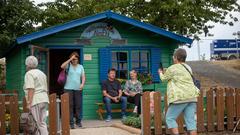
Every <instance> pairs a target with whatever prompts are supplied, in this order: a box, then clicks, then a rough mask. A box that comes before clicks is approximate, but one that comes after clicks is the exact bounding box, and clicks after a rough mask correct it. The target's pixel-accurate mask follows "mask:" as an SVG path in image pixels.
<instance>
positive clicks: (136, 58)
mask: <svg viewBox="0 0 240 135" xmlns="http://www.w3.org/2000/svg"><path fill="white" fill-rule="evenodd" d="M131 57H132V61H139V52H138V51H132V54H131Z"/></svg>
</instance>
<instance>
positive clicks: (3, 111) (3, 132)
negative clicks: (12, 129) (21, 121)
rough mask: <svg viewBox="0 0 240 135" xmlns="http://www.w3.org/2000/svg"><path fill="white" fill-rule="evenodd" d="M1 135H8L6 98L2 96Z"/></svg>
mask: <svg viewBox="0 0 240 135" xmlns="http://www.w3.org/2000/svg"><path fill="white" fill-rule="evenodd" d="M0 108H1V109H0V135H5V134H6V126H5V97H4V96H0Z"/></svg>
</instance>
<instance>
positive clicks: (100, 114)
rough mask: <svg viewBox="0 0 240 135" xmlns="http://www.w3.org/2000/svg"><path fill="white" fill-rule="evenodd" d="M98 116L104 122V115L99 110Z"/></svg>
mask: <svg viewBox="0 0 240 135" xmlns="http://www.w3.org/2000/svg"><path fill="white" fill-rule="evenodd" d="M98 116H99V118H100V120H103V113H102V110H101V109H99V110H98Z"/></svg>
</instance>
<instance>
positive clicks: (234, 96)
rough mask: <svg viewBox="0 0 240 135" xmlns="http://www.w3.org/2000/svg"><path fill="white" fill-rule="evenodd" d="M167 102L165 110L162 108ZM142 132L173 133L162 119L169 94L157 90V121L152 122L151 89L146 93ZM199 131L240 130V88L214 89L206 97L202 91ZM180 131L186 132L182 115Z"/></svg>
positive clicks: (155, 113) (146, 134)
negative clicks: (162, 94)
mask: <svg viewBox="0 0 240 135" xmlns="http://www.w3.org/2000/svg"><path fill="white" fill-rule="evenodd" d="M161 99H163V101H164V106H165V107H164V112H165V113H163V110H161V106H162V101H161ZM142 107H143V108H142V110H143V114H142V115H143V119H142V131H143V135H151V132H152V131H153V132H154V134H155V135H160V134H170V131H169V130H168V129H166V125H165V124H163V122H162V120H163V119H165V118H164V117H165V116H164V114H166V111H167V107H168V105H167V98H166V95H165V96H164V97H163V98H162V96H161V93H160V92H155V93H154V115H152V116H153V118H154V124H153V125H151V117H152V116H151V113H150V92H144V93H143V96H142ZM196 116H197V131H198V132H212V131H215V132H218V131H224V130H231V131H233V130H234V128H236V129H237V130H239V129H240V124H238V125H237V123H239V121H240V89H233V88H211V89H210V90H209V91H207V93H206V97H203V94H201V95H200V96H199V97H198V102H197V115H196ZM164 121H165V120H164ZM177 123H178V128H179V132H180V133H184V132H185V131H184V127H185V125H184V119H183V115H182V114H181V115H180V116H179V117H178V119H177Z"/></svg>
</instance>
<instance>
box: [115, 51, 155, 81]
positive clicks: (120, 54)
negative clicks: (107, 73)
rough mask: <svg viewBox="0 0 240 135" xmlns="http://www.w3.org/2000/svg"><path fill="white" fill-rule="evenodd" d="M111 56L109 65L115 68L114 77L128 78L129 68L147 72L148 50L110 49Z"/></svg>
mask: <svg viewBox="0 0 240 135" xmlns="http://www.w3.org/2000/svg"><path fill="white" fill-rule="evenodd" d="M111 57H112V58H111V64H112V65H111V67H112V68H115V69H116V70H117V72H116V78H121V79H128V78H129V71H130V70H131V69H134V70H136V71H137V72H139V73H149V70H150V69H149V51H146V50H127V51H112V52H111Z"/></svg>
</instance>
